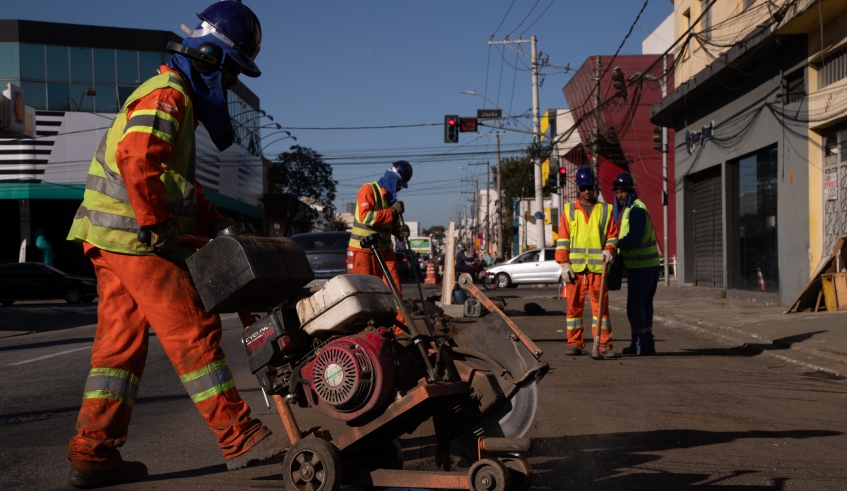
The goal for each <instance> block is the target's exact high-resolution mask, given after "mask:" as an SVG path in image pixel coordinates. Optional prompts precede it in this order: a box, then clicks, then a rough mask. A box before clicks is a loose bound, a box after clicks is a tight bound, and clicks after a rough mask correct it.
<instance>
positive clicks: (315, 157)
mask: <svg viewBox="0 0 847 491" xmlns="http://www.w3.org/2000/svg"><path fill="white" fill-rule="evenodd" d="M268 180H270V182H271V183H272V184H273V188H274V192H275V193H280V194H290V195H293V196H295V197H297V198H300V199H302V198H307V199H308V200H309V201H310V202H311V203H313V204H314V205H317V207H318V208H320V211H318V210H316V209H313V208H311V207H310V208H309V210H310V211H309V215H310V216H309V218H310V220H315V219H317V218H323V219H324V220H326V221H327V222H333V219H334V211H335V207H334V206H333V204H332V202H333V201H334V200H335V193H336V185H337V184H338V181H336V180H334V179H333V178H332V166H331V165H329V164H327V163H326V162H324V160H323V156H321V154H319V153H317V152H316V151H314V150H312V149H311V148H307V147H301V146H300V145H294V146H292V147H291V148H290V151H288V152H282V153H281V154H279V155H277V157H276V159H275V160H274V161H273V165H271V167H270V168H269V169H268Z"/></svg>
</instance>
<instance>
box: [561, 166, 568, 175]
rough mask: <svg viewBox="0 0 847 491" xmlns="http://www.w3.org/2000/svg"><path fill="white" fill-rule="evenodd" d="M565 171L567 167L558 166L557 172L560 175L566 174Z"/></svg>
mask: <svg viewBox="0 0 847 491" xmlns="http://www.w3.org/2000/svg"><path fill="white" fill-rule="evenodd" d="M567 173H568V170H567V169H565V168H564V167H559V174H561V175H562V177H565V175H567Z"/></svg>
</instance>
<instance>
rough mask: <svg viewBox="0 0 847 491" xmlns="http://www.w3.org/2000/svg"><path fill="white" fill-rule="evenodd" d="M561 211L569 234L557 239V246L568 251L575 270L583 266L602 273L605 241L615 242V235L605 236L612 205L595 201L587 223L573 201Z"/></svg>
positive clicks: (610, 221)
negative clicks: (566, 236) (612, 236)
mask: <svg viewBox="0 0 847 491" xmlns="http://www.w3.org/2000/svg"><path fill="white" fill-rule="evenodd" d="M564 214H565V216H566V217H567V220H568V226H569V227H570V238H569V239H560V240H558V241H557V242H556V248H557V249H564V250H567V251H568V260H569V261H570V263H571V268H572V269H573V272H574V273H582V272H584V271H586V270H587V271H589V272H591V273H602V272H603V249H604V248H605V247H606V244H612V245H615V246H616V245H617V239H609V240H608V241H607V240H606V237H607V236H608V235H609V229H610V227H612V205H608V204H606V203H599V202H598V203H597V204H595V205H594V208H592V210H591V217H590V218H589V219H588V223H586V222H585V220H584V219H583V215H582V211H580V210H577V209H576V202H573V201H572V202H570V203H568V204H566V205H565V209H564Z"/></svg>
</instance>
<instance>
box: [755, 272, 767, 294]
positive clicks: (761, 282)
mask: <svg viewBox="0 0 847 491" xmlns="http://www.w3.org/2000/svg"><path fill="white" fill-rule="evenodd" d="M756 271H757V273H756V276H757V277H758V280H759V291H760V292H764V291H767V289H766V288H765V277H764V276H762V268H756Z"/></svg>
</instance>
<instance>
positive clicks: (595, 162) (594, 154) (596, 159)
mask: <svg viewBox="0 0 847 491" xmlns="http://www.w3.org/2000/svg"><path fill="white" fill-rule="evenodd" d="M600 66H601V65H600V55H597V66H596V67H595V75H594V80H595V81H596V82H597V84H596V85H595V86H594V134H593V135H592V136H593V138H592V140H594V141H593V142H592V148H591V160H592V167H594V176H595V178H596V176H599V175H600V155H599V154H598V152H599V150H600Z"/></svg>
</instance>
